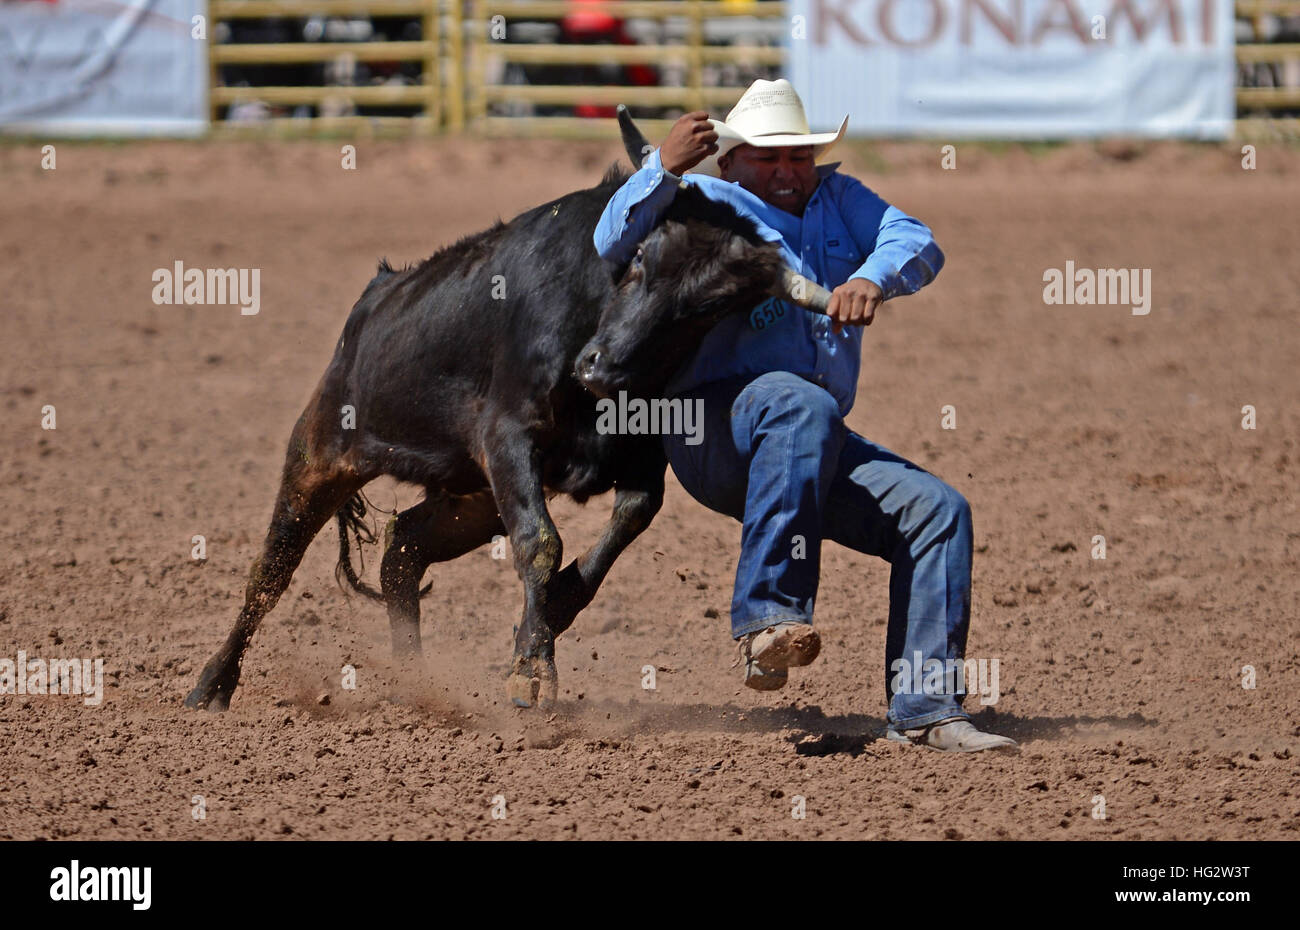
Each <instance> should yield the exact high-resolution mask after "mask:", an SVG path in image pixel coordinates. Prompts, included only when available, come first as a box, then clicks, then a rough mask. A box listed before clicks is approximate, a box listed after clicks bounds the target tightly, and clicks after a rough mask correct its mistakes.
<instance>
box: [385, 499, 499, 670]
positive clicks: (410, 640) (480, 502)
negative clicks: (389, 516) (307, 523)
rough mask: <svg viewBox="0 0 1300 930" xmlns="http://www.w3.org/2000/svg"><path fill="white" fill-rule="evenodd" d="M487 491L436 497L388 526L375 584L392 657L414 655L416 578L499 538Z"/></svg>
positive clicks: (417, 646) (496, 517) (417, 643)
mask: <svg viewBox="0 0 1300 930" xmlns="http://www.w3.org/2000/svg"><path fill="white" fill-rule="evenodd" d="M505 532H506V529H505V525H504V524H503V523H502V522H501V515H500V514H498V513H497V505H496V500H495V498H493V496H492V493H491V492H490V491H484V492H483V493H481V494H471V495H466V496H463V497H452V496H450V495H447V494H441V493H437V494H434V495H432V496H430V497H428V498H426V499H425V500H423V501H421V502H420V503H419V504H416V505H415V506H414V507H412V508H410V509H409V510H404V511H402V512H401V513H400V514H398V515H397V517H396V518H394V520H393V521H392V522H391V523H390V524H389V526H388V531H387V533H386V534H385V537H386V538H385V543H384V558H383V561H382V562H381V563H380V566H379V582H380V586H381V587H382V588H383V592H384V602H385V603H386V604H387V606H388V622H389V625H390V627H391V628H392V632H393V655H394V656H397V657H402V656H410V655H416V654H418V653H419V652H420V579H421V578H422V577H424V572H425V569H427V568H428V567H429V566H430V565H431V564H432V563H434V562H446V561H450V560H451V559H455V558H458V557H459V556H462V555H464V554H465V553H467V552H471V551H473V550H474V549H477V548H478V547H479V546H482V545H484V544H485V543H489V542H491V541H492V537H493V536H496V535H499V534H504V533H505Z"/></svg>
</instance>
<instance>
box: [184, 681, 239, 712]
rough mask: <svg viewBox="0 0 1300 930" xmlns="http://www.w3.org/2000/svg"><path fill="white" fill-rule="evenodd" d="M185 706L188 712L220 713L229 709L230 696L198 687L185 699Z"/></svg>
mask: <svg viewBox="0 0 1300 930" xmlns="http://www.w3.org/2000/svg"><path fill="white" fill-rule="evenodd" d="M185 706H186V707H188V708H189V709H190V710H207V711H211V712H212V713H214V714H215V713H220V712H221V711H224V710H229V709H230V695H229V694H227V693H226V692H224V691H215V690H212V689H208V688H204V687H203V686H202V685H199V686H198V687H197V688H195V689H194V690H193V691H191V692H190V693H189V695H188V696H187V697H186V698H185Z"/></svg>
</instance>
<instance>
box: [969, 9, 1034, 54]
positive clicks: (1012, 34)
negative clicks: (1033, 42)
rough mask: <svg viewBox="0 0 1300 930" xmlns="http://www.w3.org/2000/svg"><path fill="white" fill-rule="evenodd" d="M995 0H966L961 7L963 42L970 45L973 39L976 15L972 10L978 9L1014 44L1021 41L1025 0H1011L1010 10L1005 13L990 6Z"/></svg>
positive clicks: (991, 24) (990, 23)
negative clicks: (1021, 24) (973, 14)
mask: <svg viewBox="0 0 1300 930" xmlns="http://www.w3.org/2000/svg"><path fill="white" fill-rule="evenodd" d="M991 2H993V0H964V2H963V3H962V8H961V42H962V45H970V44H971V41H972V36H971V33H972V32H973V21H974V18H975V17H974V16H972V15H971V11H972V10H976V9H978V10H979V11H980V12H982V13H983V14H984V18H985V19H986V20H988V22H989V25H990V26H992V27H993V28H994V29H996V30H997V31H998V32H1000V33H1002V37H1003V38H1004V39H1006V40H1007V41H1008V42H1009V43H1011V44H1012V45H1016V44H1018V43H1019V41H1020V38H1019V37H1020V23H1021V21H1022V20H1023V19H1024V13H1025V9H1024V0H1010V10H1009V12H1008V13H1007V15H1003V14H1002V12H1001V11H1000V10H997V9H995V8H990V6H989V4H990V3H991Z"/></svg>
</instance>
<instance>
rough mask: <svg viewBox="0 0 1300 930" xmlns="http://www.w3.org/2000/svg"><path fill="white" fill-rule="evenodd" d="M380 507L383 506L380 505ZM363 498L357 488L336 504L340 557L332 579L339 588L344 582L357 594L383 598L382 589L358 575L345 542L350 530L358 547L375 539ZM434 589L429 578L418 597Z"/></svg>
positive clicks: (380, 599) (376, 598)
mask: <svg viewBox="0 0 1300 930" xmlns="http://www.w3.org/2000/svg"><path fill="white" fill-rule="evenodd" d="M380 510H381V511H383V508H380ZM367 512H368V511H367V510H366V499H365V497H364V496H363V495H362V494H361V492H360V491H358V492H357V493H356V494H353V495H352V496H351V497H349V498H348V500H347V503H345V504H344V505H343V506H342V507H340V508H339V510H338V513H336V514H335V515H334V519H335V520H337V521H338V525H339V561H338V564H337V565H335V566H334V580H335V581H337V582H338V586H339V587H340V588H342V587H343V582H345V581H346V582H347V583H348V585H349V586H351V588H352V590H354V591H356V592H358V593H359V594H364V595H365V596H366V597H368V598H371V599H373V600H376V601H382V600H384V594H383V592H382V591H376V590H375V589H374V588H372V587H370V585H368V584H366V583H365V582H364V581H362V580H361V579H360V578H359V577H357V573H356V570H355V569H354V568H353V567H352V548H351V546H350V545H349V543H348V535H349V534H351V535H352V536H353V537H354V538H355V539H356V541H357V548H358V551H360V548H361V547H362V546H372V545H374V543H375V531H374V530H372V529H371V528H370V527H368V526H366V514H367ZM361 570H362V571H363V572H364V571H365V570H366V563H365V559H364V557H363V558H362V560H361ZM432 590H433V582H429V583H428V584H427V585H425V586H424V587H423V588H421V589H420V595H419V596H420V597H424V596H425V595H427V594H428V593H429V592H430V591H432Z"/></svg>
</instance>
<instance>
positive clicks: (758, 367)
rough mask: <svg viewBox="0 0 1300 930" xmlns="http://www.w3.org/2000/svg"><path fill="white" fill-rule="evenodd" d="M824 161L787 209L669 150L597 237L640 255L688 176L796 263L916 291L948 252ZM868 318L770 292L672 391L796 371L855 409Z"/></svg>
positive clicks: (829, 280)
mask: <svg viewBox="0 0 1300 930" xmlns="http://www.w3.org/2000/svg"><path fill="white" fill-rule="evenodd" d="M839 164H840V163H839V162H835V163H832V164H828V165H818V166H817V174H818V176H819V178H820V181H819V183H818V185H817V189H816V190H815V191H814V193H813V195H812V197H811V199H809V201H808V204H807V206H806V207H805V208H804V213H803V216H801V217H800V216H795V215H794V214H792V213H787V212H786V211H784V210H782V209H781V208H780V207H775V206H772V205H771V204H769V203H767V202H766V201H765V200H763V199H762V198H760V197H759V196H757V195H756V194H752V193H750V192H749V191H747V190H745V189H744V188H743V187H741V186H740V185H739V184H738V183H736V182H733V181H723V180H721V179H720V178H713V177H709V176H708V175H702V174H687V175H685V176H684V177H678V176H677V175H675V174H673V173H672V172H670V171H668V170H666V169H665V168H664V167H663V163H662V161H660V156H659V150H658V149H656V150H655V151H654V152H653V153H652V154H651V155H650V157H649V158H647V159H646V160H645V163H644V166H643V167H642V168H641V170H640V171H637V172H636V173H635V174H633V175H632V176H631V177H630V178H628V179H627V181H626V182H625V183H624V184H623V186H622V187H620V188H619V189H618V190H617V191H616V192H615V193H614V196H613V197H611V198H610V201H609V203H608V204H606V206H605V211H604V213H602V214H601V217H600V222H599V223H597V225H596V232H595V236H594V240H595V245H596V251H597V252H599V253H600V255H601V256H602V257H603V258H606V259H609V260H611V261H613V262H616V263H619V264H622V263H625V262H627V261H630V260H631V258H632V256H633V254H634V253H635V252H636V247H637V245H638V244H639V243H640V242H641V241H642V240H643V239H645V238H646V236H648V235H649V234H650V231H651V230H652V229H654V227H655V225H656V224H657V223H658V222H659V220H660V219H662V217H663V214H664V212H665V211H666V210H667V209H668V206H669V205H670V204H671V203H672V200H673V197H674V196H676V193H677V190H678V185H680V184H685V185H690V186H694V187H696V188H698V189H699V190H700V191H701V193H703V194H704V195H705V196H707V197H709V198H710V199H712V200H717V201H721V202H724V203H728V204H730V205H731V206H732V207H734V208H735V210H736V212H737V213H739V214H740V215H741V216H742V217H744V218H746V219H748V220H750V221H752V222H753V223H754V225H755V228H756V229H757V230H758V234H759V235H760V236H761V237H762V238H764V239H766V240H767V241H769V242H773V243H776V244H777V245H779V246H780V248H781V252H782V255H783V256H784V258H785V260H786V262H787V263H788V264H789V265H790V267H791V268H793V269H795V270H796V271H798V272H800V273H801V274H803V275H805V276H807V277H808V278H811V279H812V280H814V281H816V282H817V283H818V284H820V285H822V286H823V287H825V288H827V289H828V290H834V289H835V288H837V287H839V286H840V285H841V284H843V283H844V282H845V281H847V280H848V279H849V278H866V279H867V280H869V281H872V282H874V283H875V284H876V285H877V286H878V287H879V288H880V290H881V292H882V293H883V294H884V297H885V300H889V299H890V298H893V297H898V296H899V295H902V294H914V293H916V292H917V291H918V290H920V289H921V288H922V287H924V286H925V285H927V284H929V283H930V282H931V281H933V280H934V276H935V275H937V274H938V273H939V270H940V269H941V268H942V267H943V252H941V251H940V250H939V247H938V246H937V245H936V244H935V242H934V237H933V236H932V235H931V234H930V230H929V229H928V228H927V227H926V226H925V225H924V224H923V223H921V222H919V221H917V220H915V219H913V218H912V217H910V216H908V215H907V214H905V213H903V212H902V211H901V210H899V209H897V208H896V207H891V206H890V205H889V204H887V203H886V202H885V201H884V200H882V199H881V198H880V197H878V196H876V195H875V194H874V193H872V192H871V191H870V190H869V189H868V188H867V187H866V186H865V185H863V184H862V182H860V181H858V180H856V179H855V178H851V177H848V176H847V175H843V174H840V173H839V172H838V171H836V170H835V169H836V168H838V167H839ZM861 364H862V327H860V326H846V327H845V328H844V330H843V332H841V333H840V334H839V335H838V336H836V335H835V334H834V333H833V332H832V331H831V326H830V320H829V319H828V318H827V317H825V316H822V315H820V314H817V313H813V312H812V311H810V310H804V309H803V308H801V307H798V306H796V305H794V304H791V303H789V302H787V301H782V300H777V299H776V298H775V297H773V298H769V299H768V300H766V301H764V302H763V303H761V304H759V305H758V306H757V307H755V308H754V309H753V310H751V311H750V312H749V313H747V314H739V313H736V314H732V315H731V316H728V317H726V318H725V319H723V320H722V321H721V322H720V323H718V324H717V325H716V326H715V327H713V329H711V330H710V331H709V333H708V335H707V336H705V338H704V341H703V343H702V344H701V345H700V347H699V349H697V350H696V352H695V354H694V355H693V356H692V357H691V359H690V360H689V361H688V362H687V363H686V364H685V365H683V366H682V367H681V368H680V369H679V370H678V371H677V372H676V373H675V374H674V375H673V377H672V379H671V380H670V381H669V384H668V389H667V393H668V394H669V395H670V396H673V395H678V394H686V393H689V392H690V391H691V390H692V389H693V388H695V387H698V386H700V385H703V384H709V383H711V382H714V381H721V380H723V379H726V378H732V377H736V376H740V375H755V376H757V375H760V374H764V373H766V372H769V371H788V372H791V373H793V374H796V375H799V376H800V377H803V378H805V379H807V380H809V381H811V382H813V383H814V384H817V385H820V386H821V387H823V388H825V389H826V390H827V391H828V392H830V394H831V396H832V397H834V398H835V400H836V402H837V403H838V404H839V407H840V413H841V414H847V413H848V412H849V410H850V408H851V407H852V406H853V400H854V396H855V394H856V393H857V383H858V373H859V370H860V368H861Z"/></svg>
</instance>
